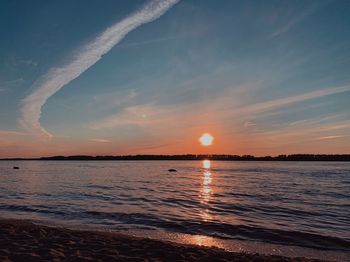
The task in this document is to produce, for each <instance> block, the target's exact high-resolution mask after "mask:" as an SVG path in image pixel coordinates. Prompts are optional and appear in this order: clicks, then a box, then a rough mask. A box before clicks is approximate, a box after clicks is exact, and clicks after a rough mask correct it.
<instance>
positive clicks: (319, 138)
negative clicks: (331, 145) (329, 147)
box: [317, 136, 344, 140]
mask: <svg viewBox="0 0 350 262" xmlns="http://www.w3.org/2000/svg"><path fill="white" fill-rule="evenodd" d="M341 137H344V136H322V137H318V138H317V140H329V139H336V138H341Z"/></svg>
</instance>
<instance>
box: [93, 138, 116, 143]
mask: <svg viewBox="0 0 350 262" xmlns="http://www.w3.org/2000/svg"><path fill="white" fill-rule="evenodd" d="M89 141H90V142H96V143H111V142H112V141H111V140H107V139H101V138H91V139H89Z"/></svg>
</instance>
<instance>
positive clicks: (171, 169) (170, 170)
mask: <svg viewBox="0 0 350 262" xmlns="http://www.w3.org/2000/svg"><path fill="white" fill-rule="evenodd" d="M168 172H177V170H176V169H173V168H170V169H168Z"/></svg>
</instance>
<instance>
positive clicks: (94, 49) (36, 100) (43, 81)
mask: <svg viewBox="0 0 350 262" xmlns="http://www.w3.org/2000/svg"><path fill="white" fill-rule="evenodd" d="M179 1H180V0H152V1H150V2H149V3H147V4H146V5H144V6H143V7H142V8H141V9H139V10H137V11H136V12H134V13H132V14H131V15H129V16H127V17H126V18H124V19H123V20H121V21H120V22H117V23H115V24H114V25H112V26H111V27H109V28H107V29H106V30H105V31H104V32H102V33H101V34H100V35H99V36H98V37H97V38H96V39H94V40H93V41H91V42H90V43H88V44H86V45H85V46H83V47H82V49H81V50H80V51H79V52H78V53H77V55H76V56H75V57H74V58H73V60H72V61H70V62H69V63H67V64H65V65H63V66H61V67H55V68H51V69H50V70H49V72H48V73H47V74H45V75H44V76H43V77H42V78H40V79H39V80H38V81H36V84H37V87H36V88H35V90H34V92H33V93H32V94H30V95H29V96H27V97H26V98H24V99H23V101H22V107H21V118H20V123H21V124H22V126H23V127H24V128H25V129H27V130H29V131H32V132H34V133H37V132H39V134H44V135H46V136H48V137H52V135H51V134H50V133H49V132H48V131H46V130H45V129H44V128H43V127H42V126H41V125H40V116H41V108H42V106H43V105H44V104H45V103H46V101H47V99H48V98H49V97H51V96H52V95H53V94H55V93H56V92H57V91H59V90H60V89H61V88H62V87H63V86H65V85H67V84H68V83H69V82H71V81H72V80H74V79H75V78H77V77H78V76H80V75H81V74H82V73H83V72H85V71H86V70H87V69H88V68H90V67H91V66H93V65H94V64H95V63H96V62H98V61H99V60H100V59H101V58H102V56H103V55H104V54H106V53H108V52H109V51H110V50H111V49H112V48H113V47H114V46H115V45H116V44H118V43H119V42H120V41H121V40H122V39H123V38H124V37H125V36H126V35H127V34H128V33H129V32H131V31H132V30H134V29H136V28H137V27H139V26H141V25H143V24H145V23H149V22H151V21H154V20H156V19H157V18H159V17H160V16H162V15H163V14H164V13H165V12H166V11H167V10H168V9H170V8H171V7H172V6H173V5H175V4H176V3H177V2H179Z"/></svg>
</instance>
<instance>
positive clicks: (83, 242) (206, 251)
mask: <svg viewBox="0 0 350 262" xmlns="http://www.w3.org/2000/svg"><path fill="white" fill-rule="evenodd" d="M0 260H1V261H44V260H45V261H319V260H314V259H306V258H285V257H280V256H266V255H259V254H248V253H234V252H227V251H225V250H221V249H218V248H209V247H201V246H195V245H182V244H175V243H172V242H163V241H159V240H151V239H146V238H136V237H131V236H126V235H121V234H116V233H110V232H96V231H81V230H72V229H68V228H58V227H48V226H42V225H37V224H34V223H31V222H29V221H22V220H0Z"/></svg>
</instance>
